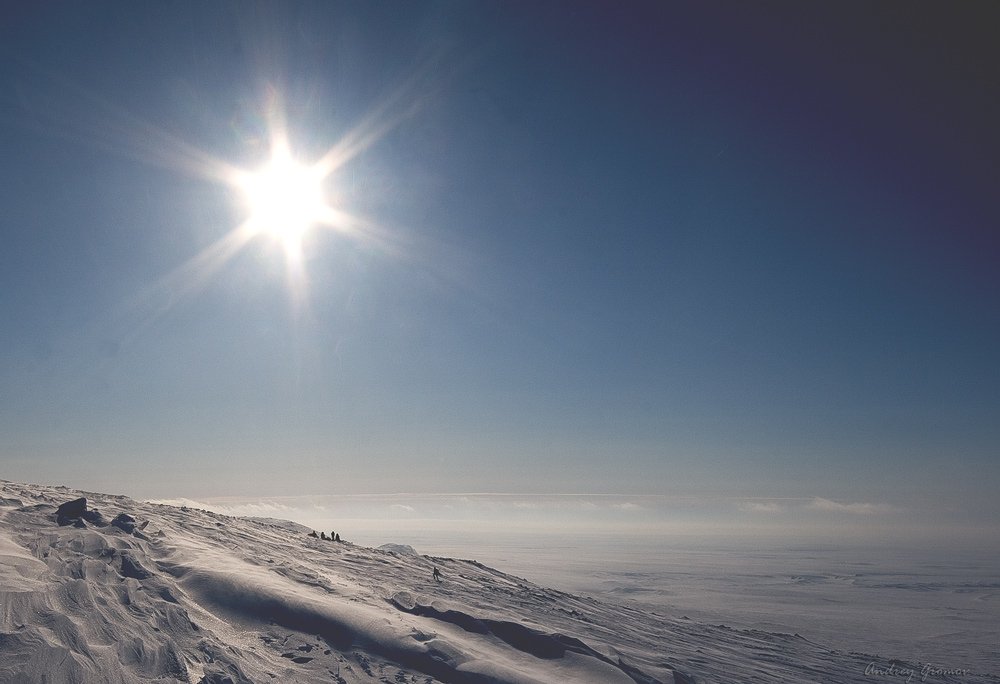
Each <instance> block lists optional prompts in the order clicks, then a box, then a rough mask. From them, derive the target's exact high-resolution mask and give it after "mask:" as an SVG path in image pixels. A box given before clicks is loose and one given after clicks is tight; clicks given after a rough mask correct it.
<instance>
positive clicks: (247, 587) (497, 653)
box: [0, 482, 997, 684]
mask: <svg viewBox="0 0 1000 684" xmlns="http://www.w3.org/2000/svg"><path fill="white" fill-rule="evenodd" d="M82 497H85V498H86V504H85V506H84V505H83V504H82V503H81V502H74V503H73V505H72V506H69V507H64V508H63V509H61V510H60V509H59V506H61V505H63V504H65V503H67V502H70V501H73V500H75V499H79V498H82ZM345 536H348V535H346V534H345ZM386 548H387V549H389V550H378V549H369V548H363V547H359V546H355V545H353V544H351V543H349V542H335V541H330V540H326V539H320V538H316V537H312V536H309V535H308V530H306V529H305V528H302V527H301V526H298V525H295V524H290V523H285V522H282V521H274V520H268V519H249V518H231V517H226V516H222V515H218V514H214V513H210V512H207V511H201V510H196V509H193V508H176V507H171V506H164V505H159V504H153V503H142V502H137V501H133V500H131V499H128V498H125V497H116V496H107V495H101V494H93V493H87V492H77V491H71V490H68V489H65V488H59V487H43V486H35V485H19V484H14V483H3V482H0V597H2V612H0V682H17V683H21V682H23V683H32V684H33V683H36V682H73V683H81V684H91V683H94V684H96V683H98V682H100V683H104V682H112V683H118V682H122V683H124V682H140V681H161V682H191V683H198V682H200V683H203V684H224V683H226V682H233V683H234V684H236V683H241V682H242V683H246V682H255V683H256V682H276V683H277V682H280V683H284V682H324V681H328V682H340V683H344V682H376V681H377V682H417V683H420V684H429V683H433V682H455V683H458V684H464V683H479V682H512V683H513V682H517V683H524V684H527V683H539V682H560V683H563V682H581V683H587V682H593V683H595V684H597V683H600V684H606V683H607V684H613V683H615V682H622V683H625V684H628V683H632V682H638V683H639V684H653V683H655V682H663V683H664V684H668V683H670V682H678V683H685V682H810V681H811V682H827V681H828V682H871V681H872V679H871V676H869V675H870V673H871V672H872V671H873V670H872V668H873V667H878V668H882V670H883V671H887V672H888V671H890V668H895V670H893V671H896V672H898V671H900V670H901V669H903V668H914V669H915V671H916V672H917V673H918V677H919V672H920V664H912V665H907V664H905V663H898V662H894V661H888V660H885V659H881V658H874V657H872V656H865V655H862V654H844V653H840V652H837V651H833V650H830V649H826V648H824V647H822V646H821V645H818V644H815V643H812V642H810V641H808V640H806V639H804V638H802V637H800V636H798V635H787V634H773V633H768V632H758V631H747V630H735V629H730V628H727V627H725V626H722V625H715V626H713V625H706V624H699V623H696V622H693V621H690V620H686V619H683V618H675V617H668V616H663V615H657V614H654V613H651V612H644V611H642V610H639V609H638V608H636V607H634V606H630V605H628V604H623V605H615V604H608V603H602V602H600V601H597V600H594V599H591V598H586V597H580V596H573V595H571V594H566V593H563V592H559V591H555V590H551V589H545V588H542V587H538V586H535V585H533V584H531V583H529V582H527V581H525V580H522V579H519V578H517V577H513V576H510V575H506V574H504V573H502V572H500V571H498V570H494V569H492V568H488V567H486V566H483V565H481V564H479V563H476V562H475V561H466V560H455V559H451V558H428V557H425V556H420V555H417V554H416V553H415V552H411V551H412V550H410V549H402V547H399V548H396V547H393V546H391V545H390V546H387V547H386ZM401 550H405V551H406V552H405V553H401V552H400V551H401ZM434 568H437V569H438V570H439V571H440V573H441V577H440V581H438V580H437V579H435V578H434V577H433V574H432V573H433V570H434ZM866 671H867V672H868V674H866ZM927 681H937V682H988V681H992V682H996V681H997V678H996V677H993V676H990V675H983V674H975V673H961V674H955V673H951V674H948V673H944V674H935V676H934V678H933V679H928V680H927Z"/></svg>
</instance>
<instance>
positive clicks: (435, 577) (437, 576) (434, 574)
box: [432, 565, 441, 582]
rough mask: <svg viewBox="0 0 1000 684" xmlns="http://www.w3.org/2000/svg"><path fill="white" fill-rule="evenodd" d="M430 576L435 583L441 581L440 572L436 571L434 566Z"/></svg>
mask: <svg viewBox="0 0 1000 684" xmlns="http://www.w3.org/2000/svg"><path fill="white" fill-rule="evenodd" d="M432 576H433V577H434V581H435V582H440V581H441V572H440V571H439V570H438V569H437V566H436V565H435V566H434V572H433V573H432Z"/></svg>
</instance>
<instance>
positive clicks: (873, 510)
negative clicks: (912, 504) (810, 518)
mask: <svg viewBox="0 0 1000 684" xmlns="http://www.w3.org/2000/svg"><path fill="white" fill-rule="evenodd" d="M809 508H812V509H815V510H817V511H828V512H830V513H852V514H855V515H875V514H878V513H889V512H892V511H893V510H894V507H893V506H890V505H889V504H885V503H839V502H837V501H831V500H830V499H823V498H821V497H816V498H814V499H813V500H812V501H811V502H810V503H809Z"/></svg>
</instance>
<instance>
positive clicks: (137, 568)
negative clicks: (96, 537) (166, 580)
mask: <svg viewBox="0 0 1000 684" xmlns="http://www.w3.org/2000/svg"><path fill="white" fill-rule="evenodd" d="M122 575H123V576H125V577H131V578H132V579H137V580H144V579H146V578H148V577H152V575H153V573H151V572H150V571H149V570H147V569H146V568H144V567H142V565H140V564H139V561H137V560H136V559H135V558H133V557H132V554H130V553H123V554H122Z"/></svg>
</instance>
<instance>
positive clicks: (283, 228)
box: [237, 148, 328, 260]
mask: <svg viewBox="0 0 1000 684" xmlns="http://www.w3.org/2000/svg"><path fill="white" fill-rule="evenodd" d="M323 180H324V174H323V173H322V172H321V171H320V170H319V169H318V168H317V167H315V166H308V165H305V164H301V163H299V162H298V161H296V160H295V159H294V158H293V157H292V155H291V153H290V152H289V151H288V150H287V149H284V148H277V149H276V150H275V151H274V152H273V153H272V155H271V159H270V160H268V162H267V163H266V164H264V166H263V167H261V168H260V169H258V170H256V171H253V172H245V173H243V174H241V175H240V178H239V179H238V182H237V185H238V187H239V188H240V190H242V191H243V195H244V198H245V201H246V206H247V209H248V211H249V218H248V219H247V226H248V227H249V228H250V230H251V231H252V232H253V233H254V234H255V235H265V236H268V237H270V238H272V239H274V240H276V241H277V242H278V243H279V244H280V245H281V246H282V247H283V248H284V250H285V255H286V256H287V257H288V258H289V259H296V260H297V259H299V258H301V255H302V241H303V239H304V238H305V236H306V234H307V233H308V232H309V230H310V229H311V228H312V227H313V226H315V225H316V224H318V223H322V222H324V220H325V217H326V215H327V213H328V207H327V204H326V201H325V198H324V197H323Z"/></svg>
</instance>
